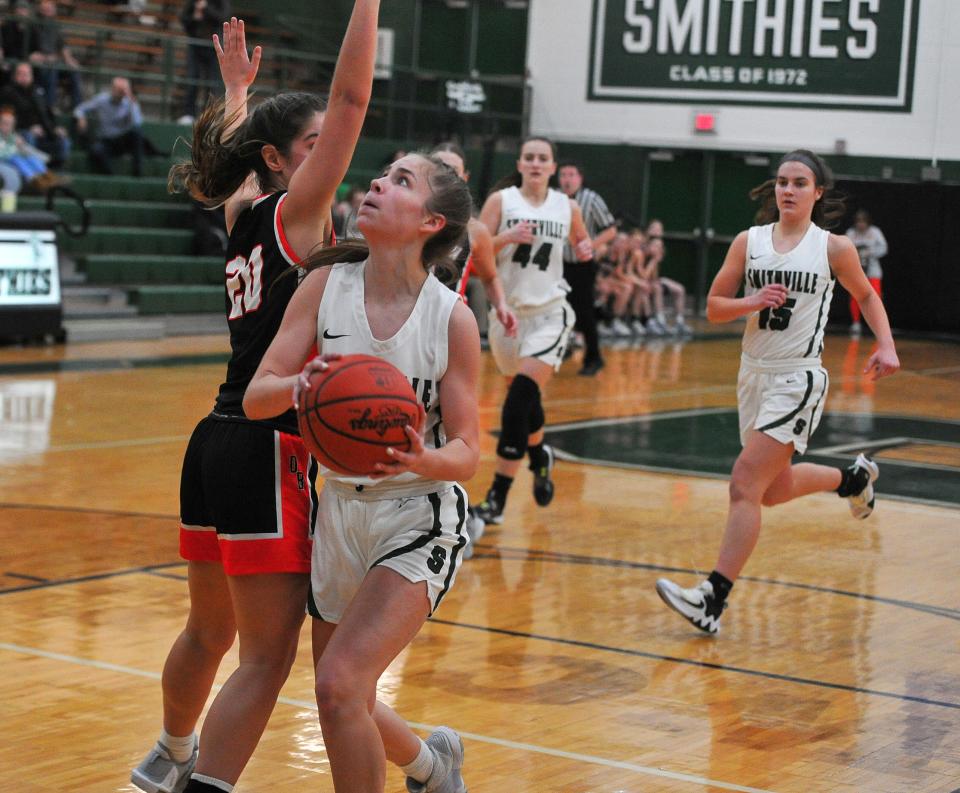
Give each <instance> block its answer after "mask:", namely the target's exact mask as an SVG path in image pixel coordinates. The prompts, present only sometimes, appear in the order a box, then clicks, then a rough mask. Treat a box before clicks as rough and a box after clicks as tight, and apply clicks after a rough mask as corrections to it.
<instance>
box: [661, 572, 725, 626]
mask: <svg viewBox="0 0 960 793" xmlns="http://www.w3.org/2000/svg"><path fill="white" fill-rule="evenodd" d="M657 594H658V595H660V599H661V600H662V601H663V602H664V603H666V604H667V605H668V606H669V607H670V608H672V609H673V610H674V611H676V612H677V613H678V614H682V615H683V616H684V617H686V618H687V619H688V620H690V622H692V623H693V624H694V625H695V626H696V627H698V628H699V629H700V630H702V631H705V632H706V633H719V632H720V615H721V614H722V613H723V610H724V608H725V607H726V605H727V604H726V603H723V604H722V605H721V604H718V603H717V599H716V596H715V595H714V594H713V584H711V583H710V582H709V581H703V582H701V583H700V585H699V586H696V587H694V588H693V589H683V588H682V587H679V586H677V585H676V584H675V583H673V581H671V580H669V579H667V578H658V579H657Z"/></svg>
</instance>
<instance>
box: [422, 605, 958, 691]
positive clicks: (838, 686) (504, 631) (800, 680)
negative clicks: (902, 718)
mask: <svg viewBox="0 0 960 793" xmlns="http://www.w3.org/2000/svg"><path fill="white" fill-rule="evenodd" d="M430 622H435V623H437V624H439V625H448V626H451V627H455V628H465V629H467V630H475V631H483V632H485V633H496V634H500V635H503V636H513V637H516V638H520V639H537V640H539V641H545V642H552V643H554V644H565V645H569V646H571V647H582V648H584V649H588V650H600V651H601V652H610V653H616V654H618V655H629V656H632V657H635V658H646V659H648V660H651V661H672V662H673V663H677V664H682V665H684V666H695V667H698V668H701V669H712V670H714V671H717V672H733V673H734V674H742V675H749V676H751V677H762V678H766V679H768V680H779V681H781V682H784V683H796V684H798V685H807V686H813V687H815V688H831V689H834V690H836V691H844V692H847V693H849V694H863V695H866V696H876V697H884V698H886V699H896V700H900V701H903V702H916V703H917V704H920V705H932V706H934V707H940V708H949V709H951V710H960V702H947V701H945V700H937V699H927V698H926V697H915V696H913V695H911V694H897V693H894V692H891V691H880V690H878V689H874V688H861V687H859V686H849V685H846V684H845V683H830V682H828V681H826V680H813V679H811V678H805V677H796V676H794V675H783V674H780V673H779V672H764V671H762V670H760V669H747V668H746V667H742V666H725V665H724V664H715V663H711V662H709V661H697V660H695V659H693V658H680V657H678V656H675V655H663V654H660V653H651V652H647V651H645V650H631V649H630V648H627V647H610V646H607V645H603V644H597V643H596V642H586V641H582V640H580V639H566V638H563V637H560V636H546V635H544V634H540V633H524V632H523V631H515V630H512V629H510V628H492V627H488V626H485V625H474V624H472V623H469V622H452V621H450V620H443V619H438V618H437V617H431V618H430Z"/></svg>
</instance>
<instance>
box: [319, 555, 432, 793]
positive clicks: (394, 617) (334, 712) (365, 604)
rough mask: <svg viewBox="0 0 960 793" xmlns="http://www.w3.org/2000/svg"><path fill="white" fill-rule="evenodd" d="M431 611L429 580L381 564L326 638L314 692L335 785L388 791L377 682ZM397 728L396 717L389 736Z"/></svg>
mask: <svg viewBox="0 0 960 793" xmlns="http://www.w3.org/2000/svg"><path fill="white" fill-rule="evenodd" d="M429 611H430V604H429V601H428V600H427V589H426V584H425V583H423V582H420V583H417V584H414V583H411V582H410V581H407V580H406V579H405V578H403V577H402V576H400V575H399V574H398V573H396V572H394V571H393V570H390V569H387V568H383V567H375V568H373V569H372V570H371V571H370V572H369V573H368V574H367V576H366V578H364V580H363V583H362V584H361V585H360V589H359V590H358V591H357V594H356V595H355V596H354V598H353V600H352V601H351V602H350V605H349V606H348V607H347V610H346V612H344V615H343V619H342V620H341V621H340V624H339V626H338V627H337V629H336V630H335V631H333V633H332V635H331V636H330V637H329V640H328V641H327V642H326V646H325V647H324V648H323V652H322V654H321V656H320V660H319V663H318V664H317V679H316V694H317V707H318V710H319V713H320V726H321V728H322V729H323V740H324V743H325V744H326V747H327V754H328V756H329V757H330V769H331V771H332V773H333V785H334V790H336V791H339V792H340V793H382V791H383V789H384V785H385V782H386V751H387V749H386V746H385V743H384V740H383V739H381V736H380V732H379V730H378V726H377V722H376V721H375V720H374V716H373V714H374V713H375V712H376V707H375V697H376V686H377V681H378V680H379V679H380V676H381V675H382V674H383V672H384V670H385V669H386V668H387V666H388V665H389V664H390V662H391V661H392V660H393V659H394V658H396V656H397V655H398V654H399V653H400V651H401V650H403V648H404V647H406V646H407V644H409V643H410V641H411V640H412V639H413V637H414V636H416V635H417V632H418V631H419V630H420V628H421V626H422V625H423V623H424V622H425V621H426V619H427V615H428V614H429ZM388 718H389V717H388ZM391 729H395V730H396V731H397V732H398V733H402V732H403V731H402V730H401V729H400V728H399V725H398V724H397V723H396V722H393V721H391V724H390V726H389V728H388V734H390V737H389V739H388V742H390V743H392V742H394V741H395V740H396V738H395V736H393V735H392V733H391V732H390V730H391ZM408 729H409V728H408ZM410 736H412V738H413V740H412V741H410V746H411V747H412V746H413V744H414V742H417V746H419V743H418V741H419V739H417V737H416V735H415V734H414V733H413V731H412V730H411V731H410V733H409V735H408V736H407V737H408V738H409V737H410ZM390 751H391V753H393V752H395V751H396V749H395V747H394V748H391V750H390Z"/></svg>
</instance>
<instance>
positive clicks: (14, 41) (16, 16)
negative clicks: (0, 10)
mask: <svg viewBox="0 0 960 793" xmlns="http://www.w3.org/2000/svg"><path fill="white" fill-rule="evenodd" d="M8 13H9V14H10V16H8V17H7V18H6V19H4V21H3V24H2V25H0V61H4V62H5V63H4V66H3V74H2V76H0V78H2V82H3V84H4V85H6V84H7V83H8V82H10V68H9V65H8V64H10V63H16V62H18V61H25V60H26V59H27V57H28V56H29V55H30V31H31V29H32V27H33V19H32V18H31V16H30V5H29V3H27V2H26V0H11V2H10V5H9V6H8Z"/></svg>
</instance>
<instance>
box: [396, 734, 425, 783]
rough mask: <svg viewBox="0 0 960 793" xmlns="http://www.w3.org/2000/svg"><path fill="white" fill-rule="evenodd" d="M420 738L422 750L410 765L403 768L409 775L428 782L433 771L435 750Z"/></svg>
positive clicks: (419, 780) (418, 780)
mask: <svg viewBox="0 0 960 793" xmlns="http://www.w3.org/2000/svg"><path fill="white" fill-rule="evenodd" d="M418 740H420V752H419V754H417V757H416V759H415V760H414V761H413V762H412V763H410V764H409V765H404V766H401V767H400V768H401V770H402V771H403V773H405V774H406V775H407V776H410V777H413V778H414V779H416V780H417V782H426V781H427V780H428V779H429V778H430V774H432V773H433V752H432V751H430V747H429V746H427V745H426V743H424V742H423V739H418Z"/></svg>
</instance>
